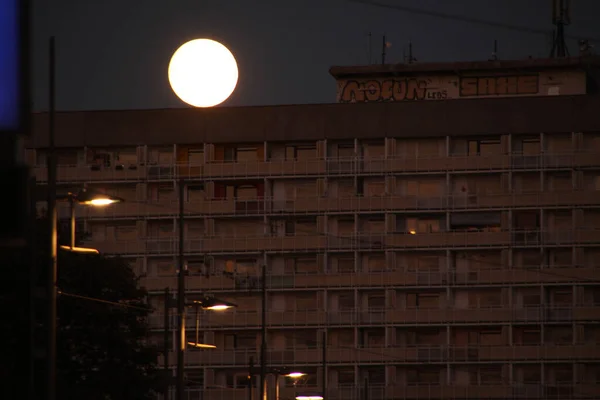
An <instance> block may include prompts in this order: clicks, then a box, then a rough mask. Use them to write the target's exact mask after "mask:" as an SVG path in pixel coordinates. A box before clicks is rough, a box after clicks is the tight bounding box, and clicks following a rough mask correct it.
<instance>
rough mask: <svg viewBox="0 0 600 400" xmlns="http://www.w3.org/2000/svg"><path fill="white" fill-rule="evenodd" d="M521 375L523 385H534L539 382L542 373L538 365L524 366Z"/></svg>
mask: <svg viewBox="0 0 600 400" xmlns="http://www.w3.org/2000/svg"><path fill="white" fill-rule="evenodd" d="M522 374H523V375H522V376H523V383H529V384H535V383H540V382H541V379H542V372H541V370H540V367H539V365H524V366H523V367H522Z"/></svg>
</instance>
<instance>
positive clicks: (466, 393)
mask: <svg viewBox="0 0 600 400" xmlns="http://www.w3.org/2000/svg"><path fill="white" fill-rule="evenodd" d="M368 390H369V393H368V396H365V389H364V386H363V385H362V384H361V385H356V386H355V385H347V384H345V385H343V386H339V387H332V385H329V386H328V388H327V394H326V395H325V396H324V397H325V398H326V399H336V400H363V399H365V398H369V399H374V400H380V399H386V400H392V399H473V400H475V399H477V400H479V399H482V398H485V399H502V400H504V399H508V398H524V397H513V390H512V387H511V386H509V385H507V384H506V385H500V384H499V385H489V384H488V385H466V386H458V385H456V386H452V385H431V384H421V385H406V384H395V385H381V384H370V385H369V389H368ZM304 392H307V393H320V392H321V389H320V388H319V387H301V388H291V387H285V388H282V389H281V398H282V399H293V398H294V396H295V395H296V394H300V393H304ZM204 394H205V396H204V397H189V399H190V400H192V399H194V400H195V399H200V398H203V399H206V400H246V399H247V398H248V391H247V389H246V388H244V389H242V388H240V389H222V388H211V389H205V392H204ZM198 396H199V395H198ZM256 396H258V389H255V397H256ZM589 398H591V397H589Z"/></svg>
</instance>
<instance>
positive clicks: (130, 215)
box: [27, 64, 600, 400]
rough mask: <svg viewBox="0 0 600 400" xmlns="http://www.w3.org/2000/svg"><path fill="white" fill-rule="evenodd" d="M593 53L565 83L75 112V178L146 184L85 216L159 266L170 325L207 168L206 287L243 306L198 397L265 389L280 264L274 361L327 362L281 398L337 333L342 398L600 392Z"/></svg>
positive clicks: (63, 117)
mask: <svg viewBox="0 0 600 400" xmlns="http://www.w3.org/2000/svg"><path fill="white" fill-rule="evenodd" d="M577 65H580V64H577ZM577 65H575V66H572V67H568V66H565V65H562V66H561V67H560V68H562V69H568V68H571V69H572V71H566V72H561V73H563V74H564V75H563V76H564V77H565V78H564V80H563V82H567V81H568V80H569V79H572V81H569V82H571V83H572V84H571V83H570V84H568V85H567V87H568V88H565V89H564V90H563V89H561V90H560V91H559V93H558V95H553V96H547V95H546V94H547V91H546V92H544V93H542V92H541V91H538V93H537V95H534V94H531V95H530V94H526V95H525V96H522V97H513V98H484V99H468V100H466V99H465V100H462V101H452V100H446V101H425V102H392V103H385V104H381V103H377V102H375V103H368V104H330V105H302V106H278V107H247V108H217V109H211V110H195V109H181V110H180V109H173V110H143V111H142V110H140V111H134V110H132V111H101V112H100V111H99V112H72V113H68V112H66V113H60V114H59V115H58V116H57V124H58V125H57V144H58V146H59V147H61V148H60V150H59V170H58V179H59V186H60V188H61V190H64V191H66V190H69V189H72V188H76V187H80V186H81V185H87V186H88V187H93V188H97V189H99V190H103V191H105V192H107V193H110V194H114V195H117V196H120V197H123V198H125V199H126V203H123V204H117V205H115V206H113V207H111V208H105V209H90V208H83V207H81V208H79V209H78V210H77V215H78V219H79V221H80V225H81V226H82V228H83V229H85V231H87V232H89V233H90V237H89V240H88V241H87V242H86V243H85V246H88V247H95V248H97V249H99V250H100V251H101V252H103V253H105V254H109V255H112V254H114V255H121V256H123V257H126V258H128V259H129V260H131V263H132V265H133V266H134V268H135V269H136V271H137V272H138V273H139V274H141V275H142V276H143V279H142V281H141V284H142V285H143V286H145V287H146V288H147V289H148V290H149V292H150V303H151V304H152V305H153V306H154V307H155V308H156V309H157V312H156V313H155V315H153V316H152V318H151V319H150V323H151V324H152V327H153V329H154V334H153V336H152V337H151V340H153V341H156V343H158V344H161V343H162V337H163V333H162V329H163V327H162V326H163V325H162V324H163V315H162V303H161V301H162V291H163V289H164V288H165V287H170V288H171V290H172V291H174V290H175V288H176V264H177V263H176V255H177V251H178V237H177V231H178V227H177V216H178V214H177V212H178V211H177V203H178V199H177V181H178V180H179V179H180V178H185V179H186V191H185V196H186V197H185V226H184V228H185V243H184V246H185V254H186V260H187V266H188V272H189V276H188V278H187V290H188V293H189V296H190V297H193V296H199V295H200V294H201V293H210V294H214V295H215V296H218V297H220V298H223V299H226V300H230V301H232V302H235V303H237V304H238V305H239V307H238V308H237V309H235V310H234V311H228V312H225V313H205V314H203V315H202V316H201V334H202V336H203V341H204V342H205V343H213V344H216V345H217V349H215V350H203V351H199V350H194V349H190V350H188V352H187V355H186V357H187V358H186V360H187V370H188V380H189V396H190V397H189V398H190V399H196V398H197V399H200V398H202V399H210V400H213V399H214V400H220V399H246V398H248V394H247V389H246V385H247V383H246V376H247V370H248V362H249V359H250V357H253V358H254V361H255V363H257V362H258V359H259V357H258V354H259V348H258V346H259V343H260V340H261V338H260V304H261V299H260V290H259V288H260V280H259V276H260V267H261V266H262V265H266V266H267V292H268V298H267V325H268V365H269V366H270V367H275V366H277V367H279V366H283V367H293V369H295V370H300V371H303V372H306V373H308V375H307V377H306V378H303V379H301V380H300V381H298V382H297V383H296V384H295V385H294V384H293V383H292V382H291V381H287V380H285V379H283V378H280V384H281V398H292V397H293V395H294V394H297V393H303V392H319V391H320V390H321V385H322V376H323V374H322V372H323V370H322V359H321V357H322V347H323V337H324V336H323V335H325V337H326V341H327V345H326V352H327V371H326V372H327V373H326V376H327V388H328V390H327V393H326V398H328V399H330V398H336V399H362V398H365V393H364V390H365V382H368V385H367V386H368V389H367V390H368V391H369V398H370V399H481V398H486V399H540V398H548V399H550V398H560V399H584V398H586V399H592V398H600V361H599V360H600V350H599V346H598V344H599V343H600V322H599V321H600V307H599V306H600V286H599V285H598V271H599V270H600V269H599V268H600V263H599V261H598V260H600V231H599V230H598V226H600V159H599V157H598V154H600V114H599V113H598V110H600V96H597V95H595V94H594V93H593V90H592V89H590V82H592V81H593V79H592V78H590V75H587V73H586V74H583V75H582V73H581V72H580V66H577ZM366 68H369V67H366ZM371 68H372V69H375V67H371ZM507 68H508V67H507ZM511 68H512V69H510V68H509V70H510V71H513V70H515V69H516V67H514V66H512V67H511ZM536 68H538V69H539V68H541V67H540V66H539V65H537V66H536ZM441 69H444V68H441ZM542 69H543V68H542ZM356 70H358V71H359V72H360V71H361V70H360V68H358V69H356V68H355V73H356ZM525 72H526V73H529V72H527V71H525ZM337 73H338V75H339V76H342V75H343V74H342V73H341V72H339V71H337ZM419 73H422V71H421V72H419ZM369 74H371V75H370V78H368V79H372V78H373V77H374V76H376V75H377V74H375V73H374V72H373V70H371V71H370V72H369ZM544 74H548V73H547V72H544V71H542V72H541V75H540V76H547V75H544ZM552 74H554V72H552ZM467 75H468V74H467ZM554 76H556V75H554ZM373 79H374V78H373ZM540 79H541V80H540V82H544V79H545V78H544V79H542V78H540ZM561 79H562V78H561ZM582 82H585V85H584V84H583V83H582ZM539 87H542V86H541V84H540V86H539ZM582 88H585V90H583V89H582ZM540 90H541V89H540ZM582 90H583V92H582ZM448 93H449V92H448ZM567 94H569V95H567ZM448 98H450V97H448ZM46 119H47V116H46V115H44V114H39V115H36V116H35V118H34V126H35V134H34V136H33V137H32V140H31V142H30V143H29V150H28V154H27V157H28V160H29V162H30V163H31V164H32V165H33V167H34V172H35V174H36V177H37V179H38V182H39V183H40V185H44V183H45V180H46V170H45V162H44V161H45V148H44V146H45V144H46V142H45V140H44V137H45V134H46V130H45V129H46V128H45V124H46V122H47V120H46ZM62 211H64V213H65V214H64V215H65V216H66V215H67V214H66V213H67V210H62ZM194 318H195V316H194V315H193V314H192V315H190V316H189V321H188V323H187V326H188V327H189V331H188V334H189V335H191V336H193V335H195V332H194V328H193V327H194V323H195V321H194ZM175 326H176V321H175V318H174V317H173V318H172V322H171V327H172V328H173V327H175ZM172 338H173V343H175V332H174V331H173V332H172ZM170 360H171V362H174V361H175V357H174V354H172V355H171V356H170ZM257 371H258V370H257ZM274 379H275V378H274V377H273V376H270V378H269V383H270V389H269V393H270V394H269V398H271V395H274V392H273V387H274V385H273V383H274ZM255 387H256V384H255ZM255 396H258V394H257V393H255ZM255 398H256V397H255Z"/></svg>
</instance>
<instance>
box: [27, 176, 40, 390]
mask: <svg viewBox="0 0 600 400" xmlns="http://www.w3.org/2000/svg"><path fill="white" fill-rule="evenodd" d="M35 188H36V180H35V176H34V177H31V178H30V181H29V190H28V195H29V224H30V225H29V226H31V229H29V250H30V251H29V397H28V399H29V400H34V399H36V393H37V392H38V389H37V388H36V383H37V379H36V378H37V376H36V368H35V366H36V361H35V350H36V344H37V343H36V334H35V333H36V325H37V322H38V321H37V318H36V317H37V315H36V314H37V313H36V304H37V301H36V297H35V292H36V289H37V288H38V284H39V282H38V272H37V260H36V257H35V251H34V250H35V249H37V240H36V239H37V222H36V212H37V209H36V198H35Z"/></svg>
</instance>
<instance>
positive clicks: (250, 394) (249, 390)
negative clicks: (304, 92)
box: [248, 356, 254, 400]
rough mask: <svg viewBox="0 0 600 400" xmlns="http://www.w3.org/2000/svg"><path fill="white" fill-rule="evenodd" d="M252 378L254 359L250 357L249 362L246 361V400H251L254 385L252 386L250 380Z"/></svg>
mask: <svg viewBox="0 0 600 400" xmlns="http://www.w3.org/2000/svg"><path fill="white" fill-rule="evenodd" d="M253 378H254V357H252V356H250V360H249V361H248V400H252V398H253V397H254V396H253V393H252V390H253V389H254V385H253V384H252V379H253Z"/></svg>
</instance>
